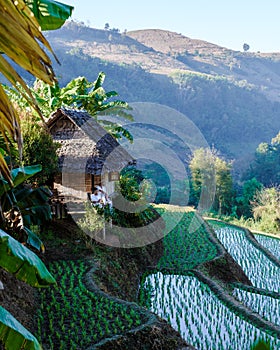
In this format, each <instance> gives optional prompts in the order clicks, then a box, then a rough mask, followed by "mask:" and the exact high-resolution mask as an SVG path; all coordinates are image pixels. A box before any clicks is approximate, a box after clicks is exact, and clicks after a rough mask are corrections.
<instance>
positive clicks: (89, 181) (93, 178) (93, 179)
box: [85, 174, 101, 193]
mask: <svg viewBox="0 0 280 350" xmlns="http://www.w3.org/2000/svg"><path fill="white" fill-rule="evenodd" d="M85 180H86V192H87V193H92V191H93V188H94V187H95V186H100V185H101V175H92V174H86V179H85Z"/></svg>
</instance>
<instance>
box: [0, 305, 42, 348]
mask: <svg viewBox="0 0 280 350" xmlns="http://www.w3.org/2000/svg"><path fill="white" fill-rule="evenodd" d="M0 341H2V342H3V343H4V344H5V348H6V349H13V350H22V349H25V350H42V347H41V346H40V344H39V343H38V341H37V339H36V338H35V337H34V336H33V335H32V334H31V333H30V332H29V331H28V330H27V329H26V328H24V327H23V326H22V325H21V324H20V323H19V322H18V321H17V320H16V319H15V318H14V317H13V316H12V315H11V314H10V313H9V312H8V311H7V310H5V309H4V308H3V307H2V306H0Z"/></svg>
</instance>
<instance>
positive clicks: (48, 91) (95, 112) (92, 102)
mask: <svg viewBox="0 0 280 350" xmlns="http://www.w3.org/2000/svg"><path fill="white" fill-rule="evenodd" d="M104 80H105V73H104V72H100V73H99V74H98V77H97V79H96V80H95V81H94V82H89V81H88V80H87V79H86V78H85V77H77V78H75V79H72V80H71V81H70V82H69V83H68V84H67V85H66V86H65V87H63V88H60V86H59V84H58V83H56V84H54V85H52V86H50V85H48V84H46V83H44V82H43V81H40V80H36V81H35V83H34V86H33V88H30V90H31V91H32V94H33V96H34V98H35V100H36V102H37V105H38V106H39V107H40V110H41V111H42V113H43V115H45V116H50V115H51V113H53V112H55V111H56V110H57V109H58V108H61V107H72V108H76V109H83V110H85V111H87V112H88V113H89V114H90V115H91V116H92V117H94V118H95V119H96V121H97V122H99V123H100V124H101V125H102V126H103V127H104V128H105V129H106V130H107V131H108V133H110V134H111V135H112V136H114V137H115V138H117V139H120V138H122V137H124V138H126V139H127V140H129V141H130V142H132V141H133V136H132V135H131V133H130V132H129V131H128V130H127V129H125V128H124V127H122V125H121V123H120V122H118V120H120V118H123V119H127V120H133V116H132V115H131V114H130V111H131V107H130V106H129V104H128V103H127V102H125V101H122V100H118V99H115V100H110V99H111V98H113V97H116V96H117V95H118V93H117V92H116V91H108V92H106V91H105V89H104V87H103V86H102V85H103V83H104ZM5 91H6V92H7V93H8V95H9V97H10V99H11V100H12V101H13V102H14V103H16V104H17V105H18V106H19V107H20V108H21V109H23V110H24V109H26V108H27V107H28V106H29V102H28V101H27V100H26V99H25V97H24V96H23V95H20V94H19V93H18V92H17V91H15V90H14V89H12V88H9V87H8V86H5ZM106 115H110V116H115V117H117V118H114V120H112V119H111V118H110V119H109V118H106Z"/></svg>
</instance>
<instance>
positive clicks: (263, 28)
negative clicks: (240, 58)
mask: <svg viewBox="0 0 280 350" xmlns="http://www.w3.org/2000/svg"><path fill="white" fill-rule="evenodd" d="M60 1H61V2H64V3H67V4H69V5H73V6H74V7H75V9H74V12H73V15H72V18H73V19H74V20H79V21H83V22H84V23H85V24H87V25H89V26H91V27H94V28H102V29H103V28H104V24H105V23H109V25H110V27H111V28H119V29H120V30H121V31H123V30H124V29H127V30H136V29H151V28H158V29H166V30H170V31H174V32H177V33H182V34H183V35H185V36H188V37H190V38H192V39H202V40H206V41H209V42H212V43H214V44H217V45H221V46H224V47H227V48H229V49H233V50H241V51H242V46H243V43H245V42H246V43H248V44H249V45H250V51H261V52H280V0H191V1H190V0H136V1H135V0H104V1H101V0H60Z"/></svg>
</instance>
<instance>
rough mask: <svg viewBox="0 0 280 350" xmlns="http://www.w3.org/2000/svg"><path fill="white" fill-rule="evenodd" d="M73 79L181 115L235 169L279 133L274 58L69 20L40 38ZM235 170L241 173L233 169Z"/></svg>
mask: <svg viewBox="0 0 280 350" xmlns="http://www.w3.org/2000/svg"><path fill="white" fill-rule="evenodd" d="M46 36H47V38H48V40H49V41H50V43H51V45H52V47H53V48H54V50H55V52H56V54H57V56H58V57H59V59H60V61H61V65H57V64H54V67H55V71H56V73H57V75H58V77H59V78H60V84H61V85H65V84H66V83H67V82H69V81H70V80H71V79H72V78H74V77H77V76H80V75H82V76H86V77H87V78H88V79H89V80H92V81H93V80H95V79H96V77H97V74H98V72H100V71H101V70H102V71H104V72H105V73H106V81H105V85H104V86H105V88H106V89H108V90H116V91H118V93H119V97H120V98H121V99H124V100H126V101H128V102H156V103H159V104H163V105H167V106H169V107H172V108H174V109H176V110H177V111H179V112H181V113H183V114H185V115H186V116H187V117H188V118H189V119H190V120H191V121H193V122H194V123H195V124H196V126H197V127H198V128H199V129H200V130H201V132H202V134H203V135H204V136H205V138H206V140H207V142H208V144H209V145H213V146H214V147H216V148H217V149H218V150H219V151H220V152H221V153H222V155H224V156H226V157H227V158H228V159H234V160H236V162H235V164H236V167H238V168H240V169H244V168H246V166H247V165H248V162H249V160H250V158H251V157H252V155H253V153H254V151H255V148H256V147H257V146H258V144H259V143H261V142H269V141H270V140H271V138H272V137H275V135H276V134H277V133H278V131H279V129H280V118H279V114H280V94H279V88H280V86H279V84H280V82H279V81H280V79H279V74H280V54H278V53H274V54H261V53H251V52H240V51H232V50H229V49H226V48H223V47H220V46H218V45H214V44H211V43H208V42H206V41H203V40H194V39H190V38H187V37H184V36H183V35H181V34H177V33H173V32H169V31H164V30H154V29H153V30H140V31H133V32H128V33H122V34H121V33H119V32H118V31H116V30H100V29H93V28H89V27H86V26H84V25H82V24H79V23H75V22H73V21H72V22H68V23H67V24H66V25H65V26H63V27H62V28H61V29H60V30H57V31H53V32H48V33H46ZM240 171H241V170H240Z"/></svg>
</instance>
